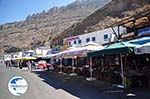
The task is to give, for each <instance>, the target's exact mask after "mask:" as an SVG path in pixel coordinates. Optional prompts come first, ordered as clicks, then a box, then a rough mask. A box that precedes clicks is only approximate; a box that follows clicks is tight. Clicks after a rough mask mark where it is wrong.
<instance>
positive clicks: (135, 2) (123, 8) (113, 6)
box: [52, 0, 150, 45]
mask: <svg viewBox="0 0 150 99" xmlns="http://www.w3.org/2000/svg"><path fill="white" fill-rule="evenodd" d="M147 10H150V0H112V1H111V2H109V3H108V4H106V5H105V6H104V7H102V8H100V9H98V10H97V11H95V12H94V13H92V14H91V15H89V16H88V17H87V18H86V19H84V20H83V21H81V22H78V23H76V24H74V25H72V26H71V27H70V28H68V29H66V30H65V31H63V32H62V33H61V35H57V36H55V38H54V39H53V42H52V44H53V45H54V44H56V45H57V44H60V45H61V44H62V41H63V38H66V37H69V36H73V35H80V34H84V33H89V32H92V31H96V30H101V29H104V28H107V27H108V26H109V25H111V24H113V23H116V22H118V21H121V20H123V19H125V18H127V17H130V16H133V15H135V14H137V13H140V12H143V11H147Z"/></svg>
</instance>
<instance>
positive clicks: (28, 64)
mask: <svg viewBox="0 0 150 99" xmlns="http://www.w3.org/2000/svg"><path fill="white" fill-rule="evenodd" d="M27 66H28V70H30V71H32V65H31V62H30V61H27Z"/></svg>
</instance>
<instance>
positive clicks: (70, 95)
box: [0, 65, 150, 99]
mask: <svg viewBox="0 0 150 99" xmlns="http://www.w3.org/2000/svg"><path fill="white" fill-rule="evenodd" d="M16 75H18V76H22V77H24V78H25V79H26V80H27V82H28V90H27V92H26V93H25V94H24V95H22V96H21V97H17V96H13V95H12V94H11V93H10V92H9V91H8V88H7V84H8V81H9V80H10V78H12V77H13V76H16ZM127 93H135V94H136V96H135V97H127V96H126V94H127ZM78 98H80V99H150V94H149V91H141V90H140V89H138V90H134V91H133V90H131V91H129V90H128V91H124V90H122V89H116V88H112V87H109V85H107V84H105V83H104V82H99V81H98V82H97V81H95V82H87V81H86V80H85V78H83V77H70V76H68V75H66V76H64V75H60V74H58V73H56V72H49V71H34V72H32V73H31V72H29V71H26V70H23V71H22V70H19V69H16V68H5V67H4V65H0V99H78Z"/></svg>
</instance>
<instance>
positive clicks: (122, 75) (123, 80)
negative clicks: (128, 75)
mask: <svg viewBox="0 0 150 99" xmlns="http://www.w3.org/2000/svg"><path fill="white" fill-rule="evenodd" d="M120 62H121V77H122V85H123V86H125V79H124V71H123V70H124V69H123V60H122V55H121V54H120Z"/></svg>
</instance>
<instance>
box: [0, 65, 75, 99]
mask: <svg viewBox="0 0 150 99" xmlns="http://www.w3.org/2000/svg"><path fill="white" fill-rule="evenodd" d="M14 76H22V77H23V78H25V79H26V81H27V83H28V89H27V91H26V93H25V94H24V95H22V96H14V95H12V94H11V93H10V92H9V90H8V82H9V80H10V79H11V78H12V77H14ZM0 99H78V98H77V97H75V96H73V95H71V94H70V93H68V92H66V91H64V90H62V89H55V88H54V87H52V86H49V85H48V84H46V83H45V82H43V81H42V78H39V77H38V76H37V75H36V74H34V73H30V72H29V71H21V70H19V69H16V68H5V66H4V65H3V64H0Z"/></svg>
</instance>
